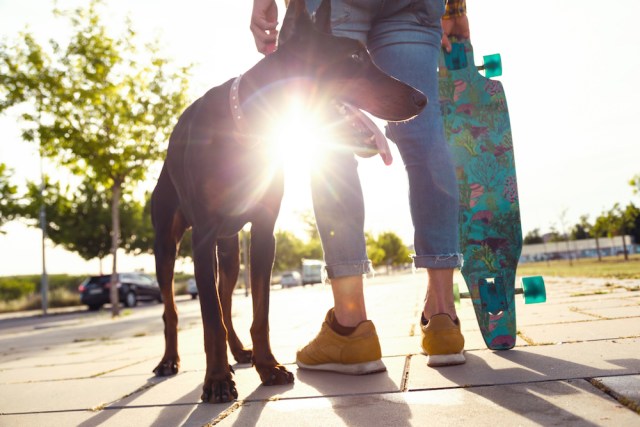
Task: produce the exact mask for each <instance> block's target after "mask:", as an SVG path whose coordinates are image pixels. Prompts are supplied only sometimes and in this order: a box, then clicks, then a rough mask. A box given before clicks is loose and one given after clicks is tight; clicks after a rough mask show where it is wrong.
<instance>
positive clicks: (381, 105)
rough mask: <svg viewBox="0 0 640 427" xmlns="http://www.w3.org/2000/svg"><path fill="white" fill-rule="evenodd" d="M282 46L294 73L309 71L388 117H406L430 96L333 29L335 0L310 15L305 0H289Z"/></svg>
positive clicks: (325, 87)
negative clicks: (332, 8) (392, 74)
mask: <svg viewBox="0 0 640 427" xmlns="http://www.w3.org/2000/svg"><path fill="white" fill-rule="evenodd" d="M278 51H280V52H281V53H282V54H286V55H289V56H291V57H292V58H294V60H293V61H292V71H291V72H292V73H297V74H298V75H300V76H308V77H309V78H311V79H312V80H313V81H314V82H315V83H317V84H318V85H319V90H320V91H322V92H323V93H324V94H328V95H329V96H333V97H334V98H335V99H339V100H341V101H344V102H347V103H349V104H351V105H353V106H355V107H357V108H360V109H362V110H365V111H368V112H369V113H371V114H373V115H374V116H376V117H378V118H381V119H384V120H388V121H402V120H408V119H410V118H412V117H414V116H416V115H417V114H418V113H420V111H422V109H423V108H424V107H425V106H426V104H427V98H426V96H425V95H424V94H423V93H422V92H420V91H418V90H417V89H414V88H413V87H411V86H409V85H407V84H405V83H403V82H401V81H399V80H397V79H395V78H393V77H391V76H389V75H388V74H386V73H384V72H383V71H382V70H381V69H380V68H378V67H377V66H376V65H375V64H374V63H373V61H372V60H371V56H370V55H369V52H368V51H367V48H366V47H365V46H364V45H363V44H362V43H361V42H359V41H357V40H354V39H350V38H346V37H337V36H334V35H332V34H331V1H330V0H323V1H322V3H321V5H320V7H319V8H318V10H317V11H316V12H315V13H314V15H313V16H310V15H309V13H308V11H307V9H306V6H305V1H304V0H291V3H290V4H289V7H288V8H287V12H286V15H285V18H284V21H283V24H282V29H281V30H280V34H279V37H278Z"/></svg>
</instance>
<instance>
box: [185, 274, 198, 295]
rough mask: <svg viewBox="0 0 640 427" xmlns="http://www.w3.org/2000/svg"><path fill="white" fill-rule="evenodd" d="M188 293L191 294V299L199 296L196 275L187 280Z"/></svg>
mask: <svg viewBox="0 0 640 427" xmlns="http://www.w3.org/2000/svg"><path fill="white" fill-rule="evenodd" d="M187 293H188V294H189V295H191V299H196V298H198V286H196V279H195V278H194V277H192V278H191V279H189V280H187Z"/></svg>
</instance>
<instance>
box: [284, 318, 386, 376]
mask: <svg viewBox="0 0 640 427" xmlns="http://www.w3.org/2000/svg"><path fill="white" fill-rule="evenodd" d="M332 315H333V309H331V310H329V312H328V313H327V316H326V318H325V321H324V323H323V324H322V328H321V329H320V333H318V335H317V336H316V337H315V338H314V339H313V340H312V341H311V342H310V343H309V344H307V345H306V346H305V347H303V348H302V349H301V350H299V351H298V353H297V354H296V364H297V365H298V367H300V368H302V369H312V370H317V371H331V372H338V373H340V374H349V375H365V374H373V373H376V372H384V371H386V370H387V368H386V366H384V363H382V360H381V358H382V351H381V350H380V341H379V340H378V334H377V333H376V328H375V326H373V322H371V321H370V320H365V321H364V322H361V323H360V324H359V325H358V326H357V327H356V330H355V331H354V332H353V333H352V334H351V335H348V336H343V335H339V334H338V333H336V332H334V331H333V330H332V329H331V327H330V326H329V322H330V319H331V316H332Z"/></svg>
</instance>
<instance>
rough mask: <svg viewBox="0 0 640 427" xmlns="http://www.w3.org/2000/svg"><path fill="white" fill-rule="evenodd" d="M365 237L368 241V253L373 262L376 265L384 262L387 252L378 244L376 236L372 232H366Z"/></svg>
mask: <svg viewBox="0 0 640 427" xmlns="http://www.w3.org/2000/svg"><path fill="white" fill-rule="evenodd" d="M365 238H366V241H367V255H368V256H369V259H370V260H371V263H372V264H373V265H374V266H378V265H382V264H384V262H385V260H386V257H387V254H386V252H385V251H384V249H382V248H381V247H380V246H378V242H377V240H376V238H375V237H374V236H373V234H371V233H365Z"/></svg>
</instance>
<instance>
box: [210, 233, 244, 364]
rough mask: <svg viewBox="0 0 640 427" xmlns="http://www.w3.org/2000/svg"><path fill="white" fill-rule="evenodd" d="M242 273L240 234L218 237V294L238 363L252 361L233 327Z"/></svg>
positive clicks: (231, 347)
mask: <svg viewBox="0 0 640 427" xmlns="http://www.w3.org/2000/svg"><path fill="white" fill-rule="evenodd" d="M239 273H240V245H239V243H238V235H237V234H236V235H235V236H233V237H227V238H224V239H218V295H220V305H221V306H222V318H223V319H224V325H225V326H226V327H227V341H228V342H229V348H230V349H231V354H233V357H234V358H235V359H236V361H237V362H238V363H250V362H251V350H248V349H246V348H244V346H243V345H242V342H241V341H240V339H239V338H238V335H237V334H236V331H235V329H234V327H233V321H232V319H231V305H232V296H233V290H234V288H235V287H236V282H237V281H238V274H239Z"/></svg>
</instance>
